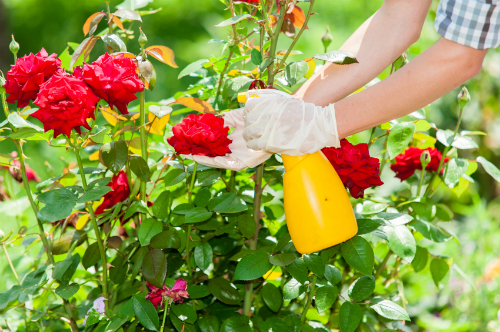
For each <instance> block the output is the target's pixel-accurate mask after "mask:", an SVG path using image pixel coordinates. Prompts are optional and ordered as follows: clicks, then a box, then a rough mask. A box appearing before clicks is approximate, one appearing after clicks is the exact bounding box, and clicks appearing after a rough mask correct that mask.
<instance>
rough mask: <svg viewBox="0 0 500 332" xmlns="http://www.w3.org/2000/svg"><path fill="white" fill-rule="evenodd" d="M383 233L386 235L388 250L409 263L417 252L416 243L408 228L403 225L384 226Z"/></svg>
mask: <svg viewBox="0 0 500 332" xmlns="http://www.w3.org/2000/svg"><path fill="white" fill-rule="evenodd" d="M384 232H385V233H386V234H387V240H388V241H389V243H388V245H389V248H391V249H392V251H394V253H395V254H396V255H398V256H399V257H401V258H402V259H404V260H405V261H407V262H408V263H411V262H412V261H413V258H414V257H415V252H416V251H417V243H416V241H415V238H414V237H413V234H412V233H411V232H410V230H409V229H408V227H406V226H405V225H399V226H386V227H384Z"/></svg>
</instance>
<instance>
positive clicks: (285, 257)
mask: <svg viewBox="0 0 500 332" xmlns="http://www.w3.org/2000/svg"><path fill="white" fill-rule="evenodd" d="M295 259H296V257H295V255H294V254H291V253H282V254H277V255H273V256H271V257H269V263H271V264H273V265H276V266H288V265H290V264H292V263H293V262H295Z"/></svg>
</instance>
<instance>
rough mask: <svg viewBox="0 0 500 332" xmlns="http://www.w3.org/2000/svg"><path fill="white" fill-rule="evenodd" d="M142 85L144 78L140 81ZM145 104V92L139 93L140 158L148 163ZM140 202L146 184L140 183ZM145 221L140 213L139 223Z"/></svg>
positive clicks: (143, 214) (144, 199) (143, 195)
mask: <svg viewBox="0 0 500 332" xmlns="http://www.w3.org/2000/svg"><path fill="white" fill-rule="evenodd" d="M142 81H143V83H144V78H143V79H142ZM145 103H146V91H145V90H142V91H141V92H140V117H139V121H140V126H141V152H142V158H143V159H144V160H145V161H146V163H147V162H148V136H147V135H146V127H145V123H146V110H145ZM138 180H139V179H138ZM140 191H141V201H143V202H144V203H145V204H146V182H144V181H141V190H140ZM144 219H146V214H145V213H141V221H144Z"/></svg>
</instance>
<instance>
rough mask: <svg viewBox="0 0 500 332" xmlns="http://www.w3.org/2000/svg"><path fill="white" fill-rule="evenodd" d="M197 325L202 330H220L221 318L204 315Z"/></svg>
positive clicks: (214, 331) (217, 331)
mask: <svg viewBox="0 0 500 332" xmlns="http://www.w3.org/2000/svg"><path fill="white" fill-rule="evenodd" d="M197 326H198V327H199V328H200V330H201V332H219V330H220V324H219V320H218V319H217V317H215V316H203V317H200V318H199V319H198V323H197Z"/></svg>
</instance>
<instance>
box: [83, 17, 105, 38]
mask: <svg viewBox="0 0 500 332" xmlns="http://www.w3.org/2000/svg"><path fill="white" fill-rule="evenodd" d="M100 14H102V12H97V13H94V14H92V15H90V16H89V18H88V19H87V20H86V21H85V23H84V24H83V35H87V33H89V31H90V23H91V22H92V20H93V19H94V17H96V16H97V15H100Z"/></svg>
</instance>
